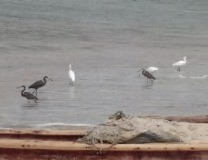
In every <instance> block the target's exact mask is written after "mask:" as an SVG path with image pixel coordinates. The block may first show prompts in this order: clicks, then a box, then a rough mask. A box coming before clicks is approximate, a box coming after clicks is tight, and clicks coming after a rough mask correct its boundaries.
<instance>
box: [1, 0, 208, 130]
mask: <svg viewBox="0 0 208 160" xmlns="http://www.w3.org/2000/svg"><path fill="white" fill-rule="evenodd" d="M207 28H208V1H207V0H198V1H194V0H175V1H172V0H154V1H153V0H140V1H139V0H105V1H100V0H60V1H59V2H57V1H55V0H45V1H42V0H36V1H32V0H16V1H15V2H14V1H12V0H3V1H1V2H0V35H1V36H0V56H1V58H0V74H1V77H0V88H1V93H0V112H1V114H0V127H28V126H36V125H39V124H46V125H47V124H48V125H51V124H53V123H54V125H57V124H97V123H101V122H102V121H104V120H105V119H107V116H108V115H109V114H112V113H114V112H116V111H118V110H122V111H124V112H126V113H129V114H135V115H199V114H207V111H208V99H207V95H208V85H207V81H208V77H207V75H208V70H207V68H208V63H207V62H208V55H207V53H208V45H207V44H208V29H207ZM184 56H187V58H188V63H187V65H186V66H185V67H183V68H182V71H181V73H178V72H177V71H176V68H172V66H171V64H172V63H173V62H176V61H178V60H181V59H182V58H183V57H184ZM70 63H71V64H72V68H73V70H74V71H75V74H76V83H75V85H74V86H69V81H68V76H67V72H68V65H69V64H70ZM147 66H157V67H159V71H158V72H156V73H155V76H156V78H157V80H156V81H155V82H154V83H153V85H152V86H147V85H146V79H145V78H144V77H142V76H140V77H139V76H138V73H137V71H138V70H139V69H140V68H141V67H147ZM45 75H48V76H49V77H50V78H52V79H53V81H54V82H53V83H48V84H47V85H46V86H45V87H43V88H41V89H40V90H39V91H38V98H39V101H38V103H37V104H36V103H34V102H30V103H28V102H27V100H26V99H24V98H23V97H21V96H20V91H21V89H17V88H16V87H18V86H21V85H27V86H28V85H30V84H31V83H33V82H35V81H36V80H39V79H42V78H43V76H45ZM29 91H31V92H32V90H29Z"/></svg>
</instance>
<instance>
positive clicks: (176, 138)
mask: <svg viewBox="0 0 208 160" xmlns="http://www.w3.org/2000/svg"><path fill="white" fill-rule="evenodd" d="M204 140H206V141H208V124H199V123H198V124H197V123H196V124H195V123H187V122H175V121H172V122H171V121H167V120H164V119H162V118H153V117H134V116H131V115H126V114H124V113H123V112H121V111H118V112H116V113H115V114H113V115H112V116H110V117H109V119H108V121H107V122H106V123H103V124H99V125H98V126H96V127H94V128H93V129H92V130H91V131H89V132H88V134H86V135H85V136H84V137H83V138H81V139H79V140H78V141H79V142H84V143H87V144H97V143H108V144H118V143H123V144H127V143H131V144H138V143H154V142H163V143H171V142H181V143H182V142H184V143H185V142H190V141H203V142H204Z"/></svg>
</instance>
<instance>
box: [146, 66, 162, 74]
mask: <svg viewBox="0 0 208 160" xmlns="http://www.w3.org/2000/svg"><path fill="white" fill-rule="evenodd" d="M158 70H159V69H158V68H157V67H148V68H147V69H146V71H148V72H150V73H154V72H155V71H158Z"/></svg>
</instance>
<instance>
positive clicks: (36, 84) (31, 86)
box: [28, 76, 53, 96]
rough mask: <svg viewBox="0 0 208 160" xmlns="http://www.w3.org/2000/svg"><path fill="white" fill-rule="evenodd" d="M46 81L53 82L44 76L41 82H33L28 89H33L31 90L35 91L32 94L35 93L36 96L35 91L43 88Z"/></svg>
mask: <svg viewBox="0 0 208 160" xmlns="http://www.w3.org/2000/svg"><path fill="white" fill-rule="evenodd" d="M48 80H50V81H53V80H52V79H49V78H48V76H45V77H44V78H43V80H39V81H36V82H34V83H33V84H31V85H30V86H29V87H28V88H33V89H35V90H34V91H33V94H34V93H36V96H37V90H38V88H40V87H43V86H45V84H46V82H47V81H48Z"/></svg>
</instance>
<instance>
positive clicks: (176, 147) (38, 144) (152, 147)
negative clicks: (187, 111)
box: [0, 139, 208, 152]
mask: <svg viewBox="0 0 208 160" xmlns="http://www.w3.org/2000/svg"><path fill="white" fill-rule="evenodd" d="M0 148H2V149H24V150H52V151H94V150H106V151H107V150H108V151H125V152H126V151H127V152H128V151H130V152H132V151H207V152H208V143H204V144H203V143H193V144H164V143H154V144H117V145H113V146H112V145H109V144H96V146H93V145H87V144H83V143H77V142H72V141H49V140H48V141H39V140H19V139H0Z"/></svg>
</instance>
